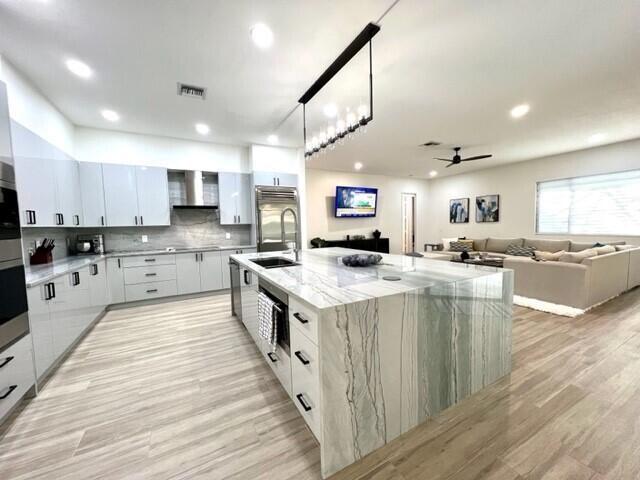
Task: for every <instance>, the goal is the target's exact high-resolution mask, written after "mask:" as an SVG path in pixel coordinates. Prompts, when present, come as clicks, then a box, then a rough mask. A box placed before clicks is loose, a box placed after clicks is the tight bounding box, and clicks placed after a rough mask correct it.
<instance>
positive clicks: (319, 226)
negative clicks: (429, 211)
mask: <svg viewBox="0 0 640 480" xmlns="http://www.w3.org/2000/svg"><path fill="white" fill-rule="evenodd" d="M337 185H346V186H354V187H375V188H377V189H378V211H377V215H376V216H375V217H372V218H335V215H334V198H335V194H336V186H337ZM428 190H429V187H428V182H427V181H426V180H419V179H411V178H402V177H388V176H383V175H367V174H360V173H345V172H333V171H327V170H312V169H307V230H308V232H307V233H308V237H309V239H311V238H314V237H322V238H324V239H325V240H341V239H344V238H345V236H346V235H353V234H361V235H366V236H367V237H368V238H371V233H372V232H373V231H374V230H375V229H378V230H380V231H381V232H382V236H383V237H388V238H389V239H390V250H391V253H401V252H402V218H401V217H402V215H401V212H402V194H403V193H415V194H416V204H417V210H416V212H417V215H416V232H415V233H416V250H421V249H422V246H423V244H424V242H425V241H426V239H427V226H428V220H427V218H426V216H425V215H423V214H422V213H423V212H425V210H426V208H427V202H428Z"/></svg>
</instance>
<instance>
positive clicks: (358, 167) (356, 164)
mask: <svg viewBox="0 0 640 480" xmlns="http://www.w3.org/2000/svg"><path fill="white" fill-rule="evenodd" d="M353 168H355V169H356V170H360V169H361V168H362V163H360V162H356V163H355V164H354V165H353Z"/></svg>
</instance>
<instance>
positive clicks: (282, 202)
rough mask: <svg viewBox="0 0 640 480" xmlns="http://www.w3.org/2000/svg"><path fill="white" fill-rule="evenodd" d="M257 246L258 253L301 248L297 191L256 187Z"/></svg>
mask: <svg viewBox="0 0 640 480" xmlns="http://www.w3.org/2000/svg"><path fill="white" fill-rule="evenodd" d="M255 193H256V237H257V238H256V244H257V248H258V252H277V251H282V250H288V249H289V248H292V247H293V245H295V249H298V250H299V249H300V248H301V245H298V243H299V239H300V231H299V230H300V225H299V222H298V221H297V219H298V218H299V214H300V204H299V199H298V190H297V189H296V188H295V187H275V186H257V187H256V192H255Z"/></svg>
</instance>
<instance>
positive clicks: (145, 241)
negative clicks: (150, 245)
mask: <svg viewBox="0 0 640 480" xmlns="http://www.w3.org/2000/svg"><path fill="white" fill-rule="evenodd" d="M148 241H149V236H148V235H142V243H147V242H148Z"/></svg>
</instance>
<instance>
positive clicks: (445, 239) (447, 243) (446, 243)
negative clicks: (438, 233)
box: [442, 237, 458, 250]
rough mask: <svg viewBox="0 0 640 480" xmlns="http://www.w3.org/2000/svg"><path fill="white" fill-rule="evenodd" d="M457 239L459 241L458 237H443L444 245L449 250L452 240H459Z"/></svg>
mask: <svg viewBox="0 0 640 480" xmlns="http://www.w3.org/2000/svg"><path fill="white" fill-rule="evenodd" d="M457 241H458V237H454V238H443V239H442V246H443V247H444V249H445V250H449V247H450V246H451V242H457Z"/></svg>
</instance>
